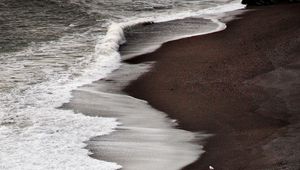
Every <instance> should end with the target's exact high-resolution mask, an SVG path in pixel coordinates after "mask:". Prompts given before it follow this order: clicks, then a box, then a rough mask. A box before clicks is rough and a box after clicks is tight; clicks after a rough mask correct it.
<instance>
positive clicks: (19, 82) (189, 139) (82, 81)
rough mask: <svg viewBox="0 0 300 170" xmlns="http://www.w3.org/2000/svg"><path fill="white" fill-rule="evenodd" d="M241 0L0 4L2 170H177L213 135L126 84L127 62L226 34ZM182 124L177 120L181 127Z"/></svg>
mask: <svg viewBox="0 0 300 170" xmlns="http://www.w3.org/2000/svg"><path fill="white" fill-rule="evenodd" d="M242 8H244V5H242V4H241V3H240V1H238V0H0V169H1V170H2V169H5V170H6V169H22V170H23V169H24V170H35V169H40V170H42V169H43V170H44V169H84V170H86V169H88V170H89V169H98V170H99V169H100V170H114V169H121V168H122V169H129V170H134V169H144V170H147V169H149V170H150V169H156V170H160V169H162V170H163V169H181V168H183V167H185V166H187V165H188V164H190V163H192V162H194V161H195V160H197V159H198V158H199V157H200V156H201V154H202V153H204V152H205V151H204V150H203V147H202V146H201V145H199V144H197V143H198V142H195V141H196V140H199V139H204V138H206V137H207V136H209V134H205V133H200V132H199V133H195V132H188V131H185V130H181V129H178V128H177V122H176V120H172V119H170V118H168V116H167V115H166V114H165V113H162V112H160V111H158V110H155V109H154V108H152V107H151V106H150V105H149V104H148V103H147V101H142V100H139V99H135V98H133V97H131V96H128V95H126V94H124V93H123V92H122V87H124V86H126V85H127V84H128V83H129V82H130V81H132V80H134V79H136V78H137V77H138V76H140V74H141V73H143V72H146V71H148V70H150V69H151V67H152V65H153V64H154V63H145V64H140V65H136V66H132V65H129V64H126V63H124V62H123V61H124V60H126V59H128V58H132V57H136V56H138V55H140V54H145V53H149V52H151V51H154V50H156V49H157V48H159V47H160V46H161V45H162V44H163V43H165V42H168V41H172V40H176V39H180V38H184V37H190V36H195V35H201V34H207V33H212V32H216V31H221V30H223V29H225V28H226V25H225V24H224V23H222V22H221V21H220V20H218V18H220V17H221V16H223V15H224V13H225V12H229V11H234V10H238V9H242ZM179 123H180V122H179Z"/></svg>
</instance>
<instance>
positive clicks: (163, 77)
mask: <svg viewBox="0 0 300 170" xmlns="http://www.w3.org/2000/svg"><path fill="white" fill-rule="evenodd" d="M299 16H300V4H283V5H274V6H267V7H257V8H255V9H253V11H250V12H247V13H246V14H244V15H242V16H241V17H242V19H239V20H235V21H231V22H229V23H228V24H227V26H228V28H227V29H226V30H225V31H222V32H218V33H213V34H208V35H204V36H196V37H191V38H186V39H182V40H177V41H172V42H168V43H166V44H164V45H163V46H162V47H161V48H160V49H158V50H157V51H155V52H153V53H150V54H146V55H142V56H138V57H136V58H133V59H129V60H127V62H128V63H130V64H137V63H143V62H146V61H156V64H155V66H154V68H153V69H152V70H151V71H150V72H148V73H146V74H144V75H143V76H142V77H140V78H139V79H138V80H136V81H134V82H132V83H131V84H130V85H129V86H127V88H125V91H126V92H127V93H129V94H130V95H132V96H134V97H137V98H140V99H143V100H147V101H148V102H149V103H150V104H151V105H152V106H153V107H155V108H156V109H158V110H161V111H163V112H165V113H167V114H168V115H169V116H170V117H171V118H172V119H177V120H178V121H179V127H180V128H182V129H185V130H188V131H193V132H198V131H204V132H207V133H212V134H215V135H214V136H213V137H211V138H210V139H208V140H207V143H206V145H205V148H204V149H205V150H206V153H205V154H204V155H202V157H201V158H200V159H199V160H197V161H196V162H195V163H193V164H191V165H189V166H187V167H186V168H185V169H186V170H202V169H203V170H205V169H208V166H209V165H212V166H213V167H215V169H217V170H223V169H225V170H227V169H228V170H234V169H243V170H246V169H249V170H253V169H256V170H259V169H264V170H265V169H288V170H293V169H295V170H297V169H299V167H300V163H299V162H300V154H299V151H300V147H299V143H300V142H299V141H300V139H299V138H300V130H299V129H300V125H299V124H300V121H299V120H300V118H299V117H300V116H299V111H300V86H299V84H300V58H299V55H300V17H299Z"/></svg>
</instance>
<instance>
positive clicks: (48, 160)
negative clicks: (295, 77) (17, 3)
mask: <svg viewBox="0 0 300 170" xmlns="http://www.w3.org/2000/svg"><path fill="white" fill-rule="evenodd" d="M243 7H244V6H243V5H241V4H239V3H238V2H235V3H231V4H227V5H222V6H218V7H214V8H209V9H205V10H199V11H184V12H178V13H172V15H168V14H164V15H162V14H159V15H156V16H152V15H149V14H145V15H140V16H136V17H128V18H123V20H122V22H119V23H111V24H110V26H109V28H108V31H107V34H106V35H105V36H100V37H99V38H98V41H97V43H96V44H95V50H94V52H93V53H91V54H89V56H86V57H85V59H84V61H82V62H81V61H77V60H76V61H74V62H75V63H76V62H79V64H78V63H77V64H78V65H80V66H81V65H84V66H82V67H80V69H77V68H75V67H74V68H72V67H71V69H69V70H68V71H61V70H63V69H64V68H60V69H61V70H58V71H53V70H51V69H48V67H47V64H49V63H51V64H53V67H54V66H56V65H57V66H60V65H63V64H62V63H60V62H59V60H60V59H59V58H56V59H52V58H50V59H49V61H50V62H49V63H43V64H42V65H38V66H35V63H34V62H32V61H29V60H28V61H27V60H26V62H22V61H18V60H17V59H15V58H14V59H12V60H11V63H8V64H7V68H6V70H5V69H3V72H2V73H0V74H4V76H6V74H7V75H10V73H8V72H9V71H10V69H11V70H13V71H15V70H17V71H18V74H19V73H20V76H19V77H20V78H22V77H24V76H29V79H34V78H38V79H37V82H34V83H33V84H34V85H31V84H30V82H29V83H27V84H26V85H25V84H20V86H16V87H14V88H12V89H11V90H9V91H5V90H4V91H0V146H1V147H0V169H28V170H29V169H30V170H33V169H105V170H109V169H118V168H120V167H121V166H119V165H117V164H116V163H109V162H104V161H98V160H95V159H92V158H91V157H88V154H89V153H88V150H86V149H84V147H85V146H86V145H85V143H84V141H87V140H88V139H90V138H91V137H93V136H99V135H104V134H109V133H111V132H112V131H113V129H114V128H115V127H116V126H117V125H118V122H117V121H116V120H115V119H113V118H102V117H89V116H85V115H83V114H74V112H73V111H70V110H62V109H57V107H60V106H61V105H62V104H63V103H65V102H68V101H69V100H70V98H71V97H72V96H71V91H72V90H74V89H76V88H77V87H79V86H82V85H84V84H89V83H91V82H92V81H95V80H98V79H101V78H104V77H105V76H107V74H109V73H110V72H112V71H113V70H115V69H117V68H118V67H119V66H120V60H121V59H120V54H119V53H118V49H119V46H120V44H122V43H124V42H125V37H124V32H123V30H124V29H126V28H128V27H131V26H134V25H136V24H140V23H144V22H149V21H154V22H165V21H170V20H174V19H182V18H187V17H199V16H201V17H208V18H209V17H210V16H211V15H212V14H217V13H220V12H227V11H232V10H236V9H240V8H243ZM212 21H214V22H217V23H219V25H220V27H219V28H218V30H221V29H224V28H225V25H224V24H222V23H220V22H219V21H218V20H215V19H213V20H212ZM74 26H75V25H72V27H74ZM214 31H216V30H214ZM86 36H87V35H85V34H83V35H80V36H79V37H76V39H78V40H80V39H81V38H84V37H86ZM72 38H74V37H72ZM80 43H82V42H80ZM83 43H84V41H83ZM34 45H35V44H34ZM69 46H70V48H76V44H72V41H69V39H68V37H63V38H61V41H58V42H49V43H45V44H42V45H40V46H39V47H37V49H35V48H31V47H29V48H28V49H26V50H24V51H21V52H17V53H10V54H8V55H12V56H21V55H28V57H29V58H30V56H32V55H44V54H45V53H47V55H50V56H53V57H54V56H55V55H57V54H59V53H58V52H59V51H60V50H62V49H61V48H62V47H69ZM54 47H55V48H54ZM73 52H74V51H73ZM16 58H18V57H16ZM33 59H35V60H37V58H33ZM47 61H48V60H47ZM8 62H10V61H9V60H8ZM26 67H34V69H35V72H31V70H30V72H28V73H27V72H26ZM7 70H8V71H7ZM1 71H2V68H1ZM23 71H24V72H26V74H24V75H22V74H21V73H22V72H23ZM38 72H41V76H40V77H38V76H39V75H36V74H38ZM75 74H76V75H75ZM14 76H16V77H17V78H19V77H18V75H14ZM25 79H26V77H25ZM44 79H45V80H44ZM15 83H16V84H18V82H17V81H16V82H15ZM0 87H1V84H0Z"/></svg>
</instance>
